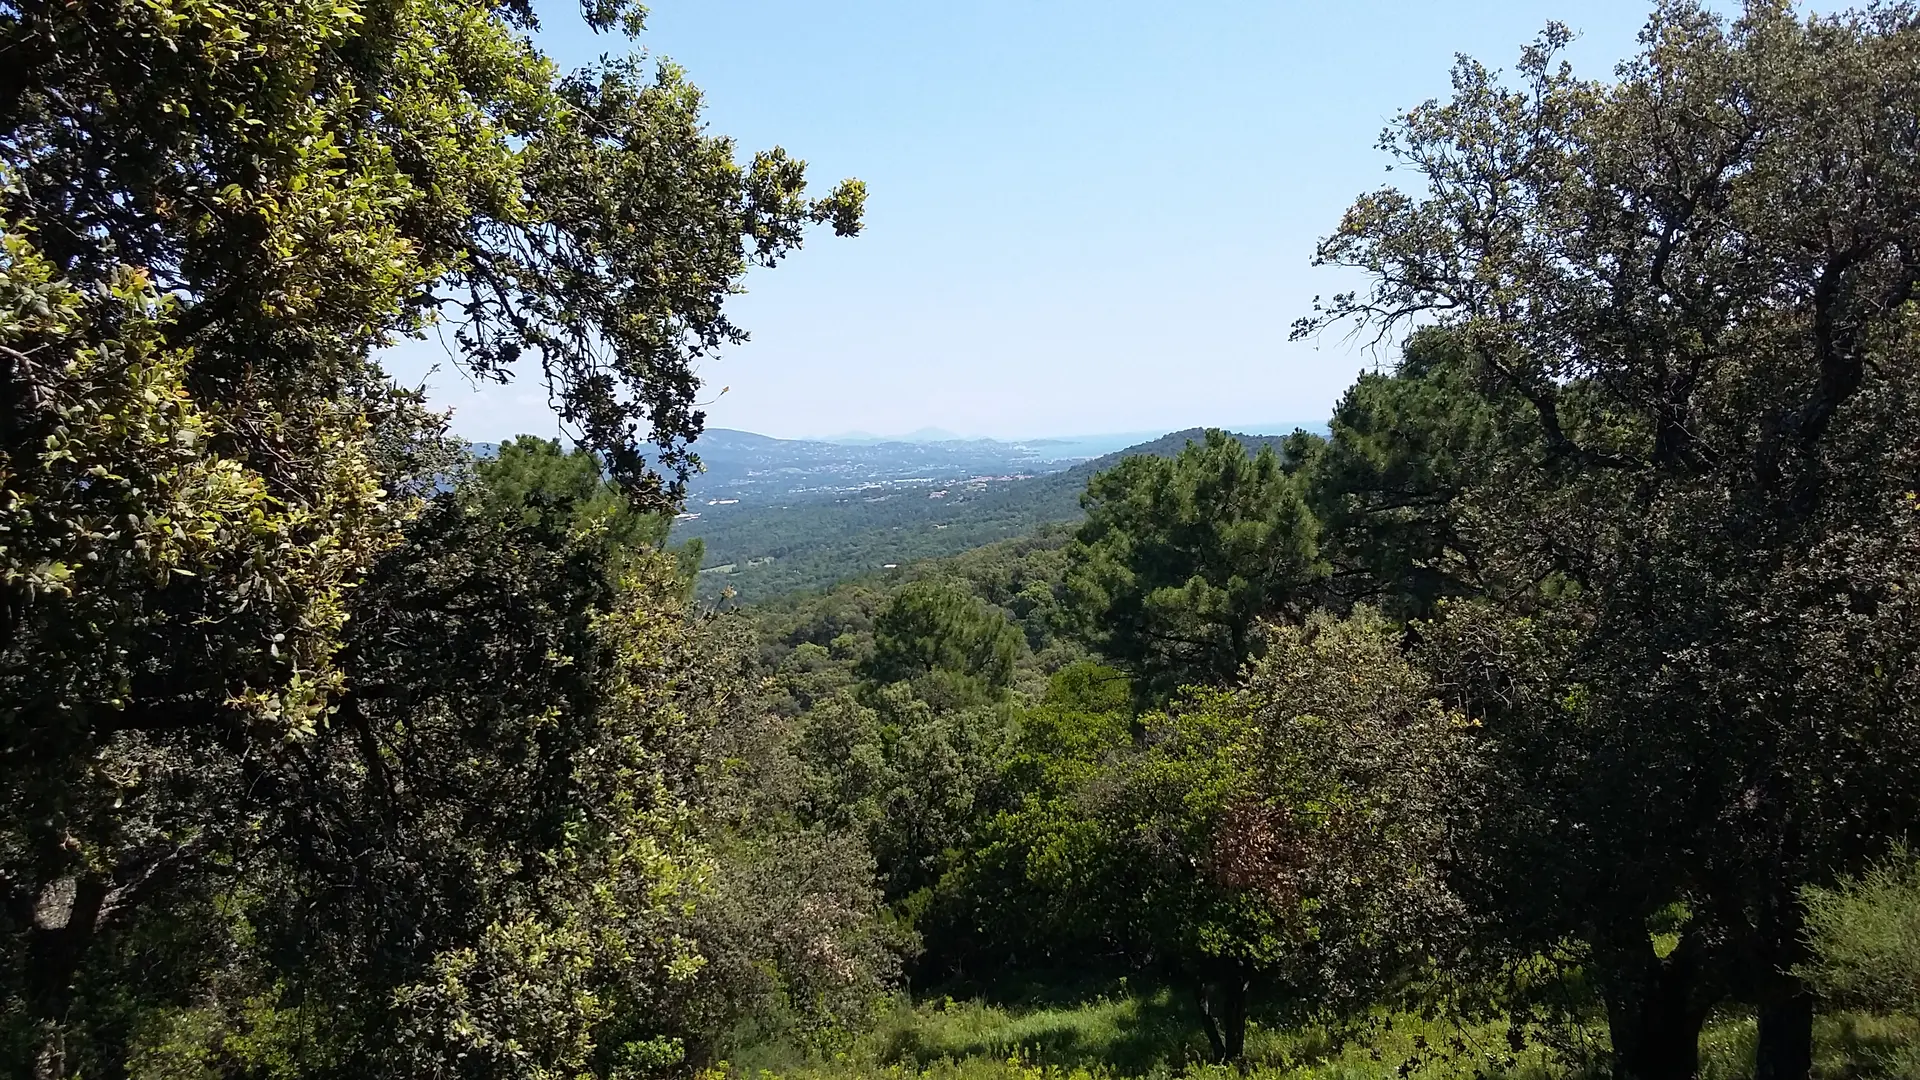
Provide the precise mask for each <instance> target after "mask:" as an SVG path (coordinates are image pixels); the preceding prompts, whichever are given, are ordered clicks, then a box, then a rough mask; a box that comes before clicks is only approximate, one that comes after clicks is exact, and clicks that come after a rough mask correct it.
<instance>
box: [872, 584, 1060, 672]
mask: <svg viewBox="0 0 1920 1080" xmlns="http://www.w3.org/2000/svg"><path fill="white" fill-rule="evenodd" d="M1023 644H1025V642H1024V641H1023V640H1022V639H1021V636H1020V634H1019V633H1018V632H1017V631H1015V630H1014V628H1013V625H1012V624H1011V623H1009V622H1008V621H1007V618H1006V616H1004V615H1001V614H1000V613H999V612H997V611H994V610H991V609H989V608H986V607H985V606H983V605H982V604H981V603H980V601H979V600H977V599H975V598H974V597H972V596H970V595H968V594H967V593H965V592H962V591H960V590H959V589H957V588H955V587H954V586H952V585H947V584H943V583H939V582H915V583H912V584H909V585H907V586H905V587H904V588H902V589H901V590H900V591H899V592H897V593H895V594H894V595H893V598H892V599H891V600H889V601H888V602H887V606H886V607H885V608H883V609H881V611H880V614H879V615H878V616H877V617H876V618H875V619H874V621H873V654H872V655H871V656H869V657H868V658H867V660H866V662H865V664H864V665H863V666H862V674H864V675H865V676H866V677H867V678H870V679H873V680H875V681H877V682H883V683H888V682H901V681H904V680H908V679H914V678H919V677H925V676H929V675H933V674H935V673H942V674H946V675H952V676H957V677H959V678H961V679H966V680H971V681H975V682H977V683H979V684H981V685H982V686H983V687H985V688H987V689H998V688H1002V687H1005V686H1006V685H1007V683H1008V682H1009V681H1011V680H1012V678H1013V664H1014V658H1015V657H1016V656H1017V655H1018V654H1019V651H1020V647H1021V646H1022V645H1023Z"/></svg>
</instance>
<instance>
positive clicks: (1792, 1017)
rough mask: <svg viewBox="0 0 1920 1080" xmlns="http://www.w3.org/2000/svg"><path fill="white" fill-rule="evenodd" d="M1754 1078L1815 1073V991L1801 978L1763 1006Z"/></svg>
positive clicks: (1800, 1079)
mask: <svg viewBox="0 0 1920 1080" xmlns="http://www.w3.org/2000/svg"><path fill="white" fill-rule="evenodd" d="M1759 1017H1760V1025H1759V1030H1758V1031H1757V1032H1756V1039H1755V1044H1754V1051H1753V1080H1808V1078H1809V1077H1810V1076H1812V1075H1813V995H1812V994H1809V993H1807V989H1806V987H1805V986H1803V985H1800V980H1798V979H1794V980H1793V990H1792V992H1790V993H1788V994H1786V995H1785V996H1783V997H1781V998H1779V999H1776V1000H1774V1001H1770V1002H1767V1003H1766V1004H1763V1005H1761V1006H1760V1010H1759Z"/></svg>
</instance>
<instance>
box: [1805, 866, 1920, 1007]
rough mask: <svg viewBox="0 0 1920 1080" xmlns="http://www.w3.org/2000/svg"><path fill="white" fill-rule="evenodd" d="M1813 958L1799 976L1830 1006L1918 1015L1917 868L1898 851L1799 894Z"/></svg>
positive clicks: (1919, 891) (1919, 893) (1919, 930)
mask: <svg viewBox="0 0 1920 1080" xmlns="http://www.w3.org/2000/svg"><path fill="white" fill-rule="evenodd" d="M1806 905H1807V934H1808V937H1809V938H1810V943H1811V945H1812V951H1813V957H1812V959H1810V960H1808V961H1807V962H1806V963H1805V964H1804V965H1802V971H1803V973H1804V974H1805V976H1806V977H1807V979H1808V981H1810V982H1811V983H1812V984H1813V986H1814V988H1815V989H1817V990H1818V991H1819V992H1820V993H1821V994H1822V995H1823V996H1825V997H1828V998H1829V999H1833V1000H1838V1001H1843V1002H1847V1003H1850V1004H1856V1005H1863V1006H1866V1007H1868V1008H1871V1009H1874V1010H1877V1011H1881V1012H1895V1011H1899V1012H1913V1011H1915V1010H1920V864H1916V861H1915V860H1914V858H1913V856H1912V855H1911V854H1909V853H1908V852H1907V851H1906V850H1905V849H1896V850H1895V851H1894V853H1893V854H1892V855H1891V856H1890V857H1888V858H1887V859H1886V860H1885V861H1884V862H1881V863H1879V864H1877V865H1875V866H1873V867H1871V868H1870V869H1869V870H1868V871H1867V872H1866V873H1864V874H1862V875H1860V876H1859V877H1857V878H1848V879H1843V880H1842V881H1840V882H1839V883H1838V884H1837V885H1836V886H1835V887H1833V888H1818V887H1809V888H1808V889H1807V890H1806Z"/></svg>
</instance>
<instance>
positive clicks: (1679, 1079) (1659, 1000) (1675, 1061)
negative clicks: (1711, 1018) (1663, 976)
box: [1607, 996, 1707, 1080]
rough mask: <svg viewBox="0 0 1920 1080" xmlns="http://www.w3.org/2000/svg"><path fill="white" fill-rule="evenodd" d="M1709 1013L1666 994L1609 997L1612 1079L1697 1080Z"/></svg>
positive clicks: (1608, 1023)
mask: <svg viewBox="0 0 1920 1080" xmlns="http://www.w3.org/2000/svg"><path fill="white" fill-rule="evenodd" d="M1706 1019H1707V1017H1706V1011H1705V1010H1704V1009H1695V1008H1691V1007H1687V1006H1684V1005H1679V1004H1678V1003H1673V1002H1670V1001H1669V1000H1668V999H1666V998H1665V997H1664V996H1656V997H1654V998H1649V999H1644V1000H1642V1001H1639V1002H1632V1001H1621V1000H1618V999H1616V998H1614V997H1612V996H1609V997H1608V998H1607V1027H1608V1029H1609V1031H1610V1032H1611V1034H1612V1036H1613V1077H1614V1080H1694V1077H1696V1076H1697V1075H1699V1073H1700V1029H1701V1027H1703V1026H1704V1025H1705V1024H1706Z"/></svg>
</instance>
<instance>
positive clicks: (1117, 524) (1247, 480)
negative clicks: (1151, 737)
mask: <svg viewBox="0 0 1920 1080" xmlns="http://www.w3.org/2000/svg"><path fill="white" fill-rule="evenodd" d="M1083 504H1084V505H1085V507H1086V509H1087V521H1086V523H1085V524H1084V525H1082V526H1081V527H1080V530H1079V532H1077V533H1076V534H1075V537H1074V544H1073V546H1072V547H1071V549H1070V550H1069V560H1070V563H1071V568H1070V570H1069V572H1068V578H1067V582H1068V589H1069V591H1070V593H1071V594H1072V598H1073V599H1072V608H1073V610H1074V611H1075V613H1076V615H1077V616H1078V618H1079V620H1080V623H1079V625H1080V629H1081V632H1082V633H1083V634H1084V635H1085V636H1086V637H1087V639H1088V640H1089V642H1090V643H1092V644H1093V645H1094V646H1095V647H1096V648H1097V649H1099V650H1100V651H1101V652H1102V653H1104V654H1105V655H1107V656H1108V657H1110V658H1111V659H1113V660H1114V661H1115V662H1116V663H1118V664H1119V665H1120V666H1121V667H1123V668H1125V669H1126V670H1127V671H1128V672H1129V673H1130V674H1131V675H1133V676H1134V678H1135V680H1136V684H1137V686H1138V687H1139V688H1140V689H1141V690H1142V691H1144V692H1148V693H1151V694H1155V695H1158V696H1160V697H1161V698H1164V697H1165V696H1166V695H1168V694H1170V693H1172V692H1173V691H1174V690H1176V689H1178V688H1179V687H1181V686H1186V685H1207V684H1212V683H1217V682H1222V681H1226V680H1229V679H1232V678H1233V677H1234V675H1235V674H1236V673H1237V672H1238V671H1239V669H1240V666H1241V665H1242V664H1244V663H1245V662H1246V661H1247V660H1248V659H1249V658H1251V657H1252V656H1254V655H1255V654H1256V653H1257V652H1258V650H1259V632H1258V627H1259V624H1260V621H1261V620H1263V619H1269V618H1278V617H1287V616H1292V617H1298V616H1299V615H1300V614H1303V613H1304V611H1305V609H1306V607H1307V605H1308V602H1309V599H1310V597H1309V589H1310V587H1311V586H1312V585H1313V584H1314V582H1315V581H1316V580H1317V579H1318V578H1319V576H1320V572H1321V571H1320V565H1319V560H1318V553H1317V546H1316V542H1315V524H1314V521H1313V516H1312V514H1311V513H1310V512H1309V511H1308V509H1307V507H1306V505H1305V502H1304V501H1303V500H1302V499H1301V497H1300V491H1299V487H1298V484H1297V483H1296V482H1295V480H1294V478H1293V477H1292V476H1291V475H1290V474H1289V473H1288V472H1287V470H1286V468H1285V466H1284V465H1283V463H1282V461H1281V459H1280V457H1279V456H1278V455H1276V454H1274V453H1273V451H1272V449H1271V448H1262V449H1261V451H1260V452H1259V454H1257V455H1256V456H1254V457H1253V458H1251V459H1249V458H1248V457H1247V453H1246V449H1245V447H1243V446H1242V445H1241V443H1240V442H1239V441H1237V440H1236V439H1233V438H1231V437H1229V436H1228V435H1226V434H1225V433H1223V432H1219V431H1209V432H1207V433H1206V441H1205V442H1204V443H1189V444H1188V445H1187V447H1186V449H1184V450H1182V451H1181V452H1180V454H1179V456H1178V457H1175V458H1172V459H1166V458H1157V457H1131V458H1127V459H1125V460H1123V461H1121V462H1120V463H1119V464H1118V465H1117V466H1115V467H1114V468H1113V469H1111V470H1109V471H1107V472H1104V473H1100V474H1098V475H1096V476H1095V477H1094V478H1093V479H1092V480H1091V481H1089V483H1088V485H1087V493H1086V495H1085V497H1084V499H1083Z"/></svg>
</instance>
